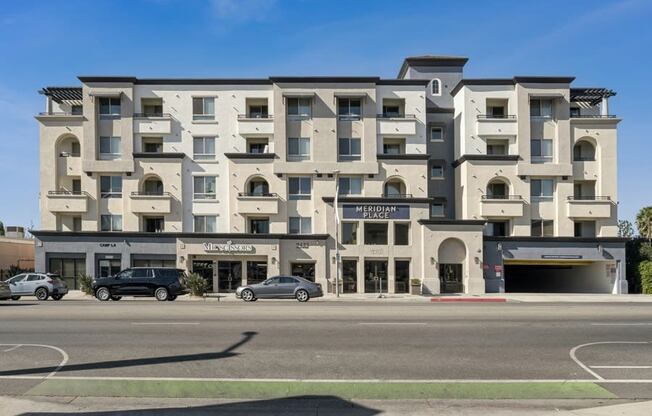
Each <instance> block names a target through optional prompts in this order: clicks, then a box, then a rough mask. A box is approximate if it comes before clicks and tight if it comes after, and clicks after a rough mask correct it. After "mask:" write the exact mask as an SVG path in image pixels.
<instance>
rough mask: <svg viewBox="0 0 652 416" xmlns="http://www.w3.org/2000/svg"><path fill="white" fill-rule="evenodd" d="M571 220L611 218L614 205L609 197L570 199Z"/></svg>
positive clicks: (569, 214)
mask: <svg viewBox="0 0 652 416" xmlns="http://www.w3.org/2000/svg"><path fill="white" fill-rule="evenodd" d="M567 203H568V216H569V217H570V218H591V219H593V218H609V217H611V206H612V205H613V204H614V203H613V201H612V200H611V197H608V196H590V197H573V196H569V197H568V201H567Z"/></svg>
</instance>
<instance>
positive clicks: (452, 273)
mask: <svg viewBox="0 0 652 416" xmlns="http://www.w3.org/2000/svg"><path fill="white" fill-rule="evenodd" d="M439 281H440V292H441V293H461V292H464V283H462V265H461V264H440V265H439Z"/></svg>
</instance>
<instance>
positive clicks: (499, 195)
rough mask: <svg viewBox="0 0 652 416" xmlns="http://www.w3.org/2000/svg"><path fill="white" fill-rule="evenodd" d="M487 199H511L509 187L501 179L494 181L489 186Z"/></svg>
mask: <svg viewBox="0 0 652 416" xmlns="http://www.w3.org/2000/svg"><path fill="white" fill-rule="evenodd" d="M486 196H487V199H507V198H508V197H509V185H507V184H506V183H505V182H504V181H502V180H500V179H494V180H492V181H491V182H489V183H488V184H487V193H486Z"/></svg>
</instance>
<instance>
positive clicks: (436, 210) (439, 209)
mask: <svg viewBox="0 0 652 416" xmlns="http://www.w3.org/2000/svg"><path fill="white" fill-rule="evenodd" d="M430 216H431V217H443V216H444V204H442V203H440V202H436V203H434V204H432V205H430Z"/></svg>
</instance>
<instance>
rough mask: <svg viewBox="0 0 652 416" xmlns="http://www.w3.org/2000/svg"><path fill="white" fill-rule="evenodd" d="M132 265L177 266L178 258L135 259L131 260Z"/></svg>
mask: <svg viewBox="0 0 652 416" xmlns="http://www.w3.org/2000/svg"><path fill="white" fill-rule="evenodd" d="M131 266H132V267H170V268H173V267H177V262H176V260H160V259H152V260H148V259H134V260H132V262H131Z"/></svg>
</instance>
